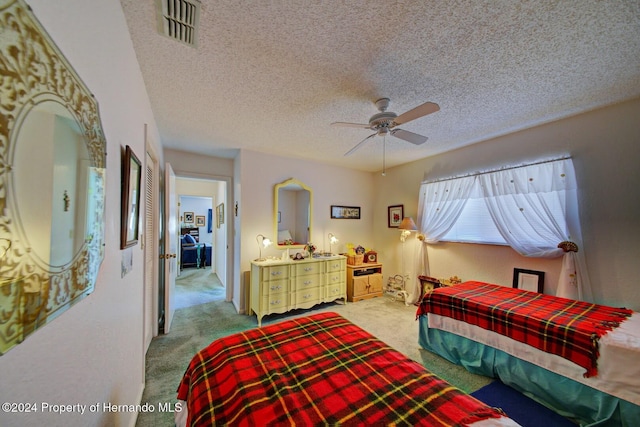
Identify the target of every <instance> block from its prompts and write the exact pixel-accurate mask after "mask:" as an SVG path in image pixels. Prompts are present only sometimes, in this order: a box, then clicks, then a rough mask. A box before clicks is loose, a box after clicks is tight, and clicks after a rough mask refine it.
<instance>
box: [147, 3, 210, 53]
mask: <svg viewBox="0 0 640 427" xmlns="http://www.w3.org/2000/svg"><path fill="white" fill-rule="evenodd" d="M156 6H157V10H158V26H159V31H160V33H162V34H164V35H165V36H167V37H170V38H172V39H174V40H178V41H179V42H182V43H185V44H188V45H189V46H196V44H197V40H198V37H197V35H198V20H199V17H200V6H201V5H200V1H199V0H156Z"/></svg>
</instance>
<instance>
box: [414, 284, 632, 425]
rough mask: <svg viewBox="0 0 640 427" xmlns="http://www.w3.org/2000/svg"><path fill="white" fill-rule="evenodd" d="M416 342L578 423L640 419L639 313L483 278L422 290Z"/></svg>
mask: <svg viewBox="0 0 640 427" xmlns="http://www.w3.org/2000/svg"><path fill="white" fill-rule="evenodd" d="M417 317H418V320H419V343H420V345H421V347H423V348H425V349H427V350H430V351H433V352H435V353H437V354H439V355H441V356H443V357H445V358H446V359H448V360H450V361H451V362H454V363H457V364H460V365H463V366H464V367H466V368H467V370H469V371H471V372H474V373H477V374H481V375H487V376H490V377H494V378H499V379H500V380H501V381H502V382H503V383H505V384H507V385H509V386H511V387H513V388H515V389H517V390H519V391H521V392H523V393H524V394H526V395H528V396H530V397H532V398H534V399H535V400H537V401H538V402H540V403H542V404H544V405H546V406H548V407H550V408H552V409H554V410H555V411H556V412H558V413H560V414H562V415H565V416H568V417H573V418H576V419H577V420H579V422H580V423H581V424H582V425H629V426H631V425H637V420H640V364H639V363H638V360H640V314H638V313H636V312H633V311H631V310H626V309H621V308H616V307H607V306H602V305H596V304H589V303H585V302H580V301H574V300H569V299H565V298H559V297H554V296H551V295H544V294H539V293H537V292H530V291H524V290H520V289H514V288H508V287H504V286H499V285H494V284H488V283H483V282H465V283H462V284H460V285H456V286H452V287H443V288H438V289H435V290H434V291H432V292H429V293H427V294H425V295H424V297H423V298H422V300H421V302H420V304H419V308H418V311H417Z"/></svg>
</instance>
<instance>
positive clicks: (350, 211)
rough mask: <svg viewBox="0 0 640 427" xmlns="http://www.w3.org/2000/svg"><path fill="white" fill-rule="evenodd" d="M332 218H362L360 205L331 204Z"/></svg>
mask: <svg viewBox="0 0 640 427" xmlns="http://www.w3.org/2000/svg"><path fill="white" fill-rule="evenodd" d="M331 218H334V219H360V206H337V205H331Z"/></svg>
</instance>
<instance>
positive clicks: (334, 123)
mask: <svg viewBox="0 0 640 427" xmlns="http://www.w3.org/2000/svg"><path fill="white" fill-rule="evenodd" d="M331 126H341V127H349V128H360V129H371V126H369V125H364V124H360V123H346V122H333V123H331Z"/></svg>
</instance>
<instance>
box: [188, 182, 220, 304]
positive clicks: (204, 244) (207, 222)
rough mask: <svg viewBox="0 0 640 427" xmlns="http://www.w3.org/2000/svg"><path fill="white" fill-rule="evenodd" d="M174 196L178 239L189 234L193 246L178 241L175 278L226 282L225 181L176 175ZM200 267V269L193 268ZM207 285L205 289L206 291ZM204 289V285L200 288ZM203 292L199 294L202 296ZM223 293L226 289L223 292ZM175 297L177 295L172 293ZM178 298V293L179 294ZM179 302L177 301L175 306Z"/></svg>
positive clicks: (202, 282)
mask: <svg viewBox="0 0 640 427" xmlns="http://www.w3.org/2000/svg"><path fill="white" fill-rule="evenodd" d="M176 194H177V196H178V201H179V202H178V218H177V219H178V224H179V227H178V228H179V230H180V235H181V239H180V242H181V243H182V241H183V237H182V236H184V235H185V234H190V235H192V237H193V239H190V240H196V241H197V244H196V247H194V246H190V245H189V244H188V243H187V244H185V245H182V244H181V248H180V251H179V263H180V267H179V270H178V278H177V282H176V289H177V290H178V289H179V288H180V284H181V283H180V282H181V279H185V280H194V278H196V279H201V278H203V277H204V278H206V277H208V278H209V279H210V280H196V282H197V283H199V284H200V285H205V284H207V283H209V284H210V286H211V289H214V288H215V289H217V290H218V291H219V287H220V286H222V287H223V288H225V290H226V287H227V285H228V283H227V264H228V259H227V256H228V254H227V247H228V245H227V237H228V236H227V224H226V221H225V220H224V218H225V212H224V211H225V210H226V206H225V205H226V200H227V182H226V181H223V180H216V179H204V178H192V177H181V176H178V177H176ZM195 270H200V271H195ZM211 289H208V290H209V291H210V290H211ZM203 290H205V291H206V290H207V289H203ZM205 294H206V292H205V293H203V294H202V296H203V298H205V299H206V297H205ZM225 294H226V293H225ZM176 298H177V299H178V297H176ZM180 298H182V297H180ZM180 304H182V302H178V305H176V308H179V306H180Z"/></svg>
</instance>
